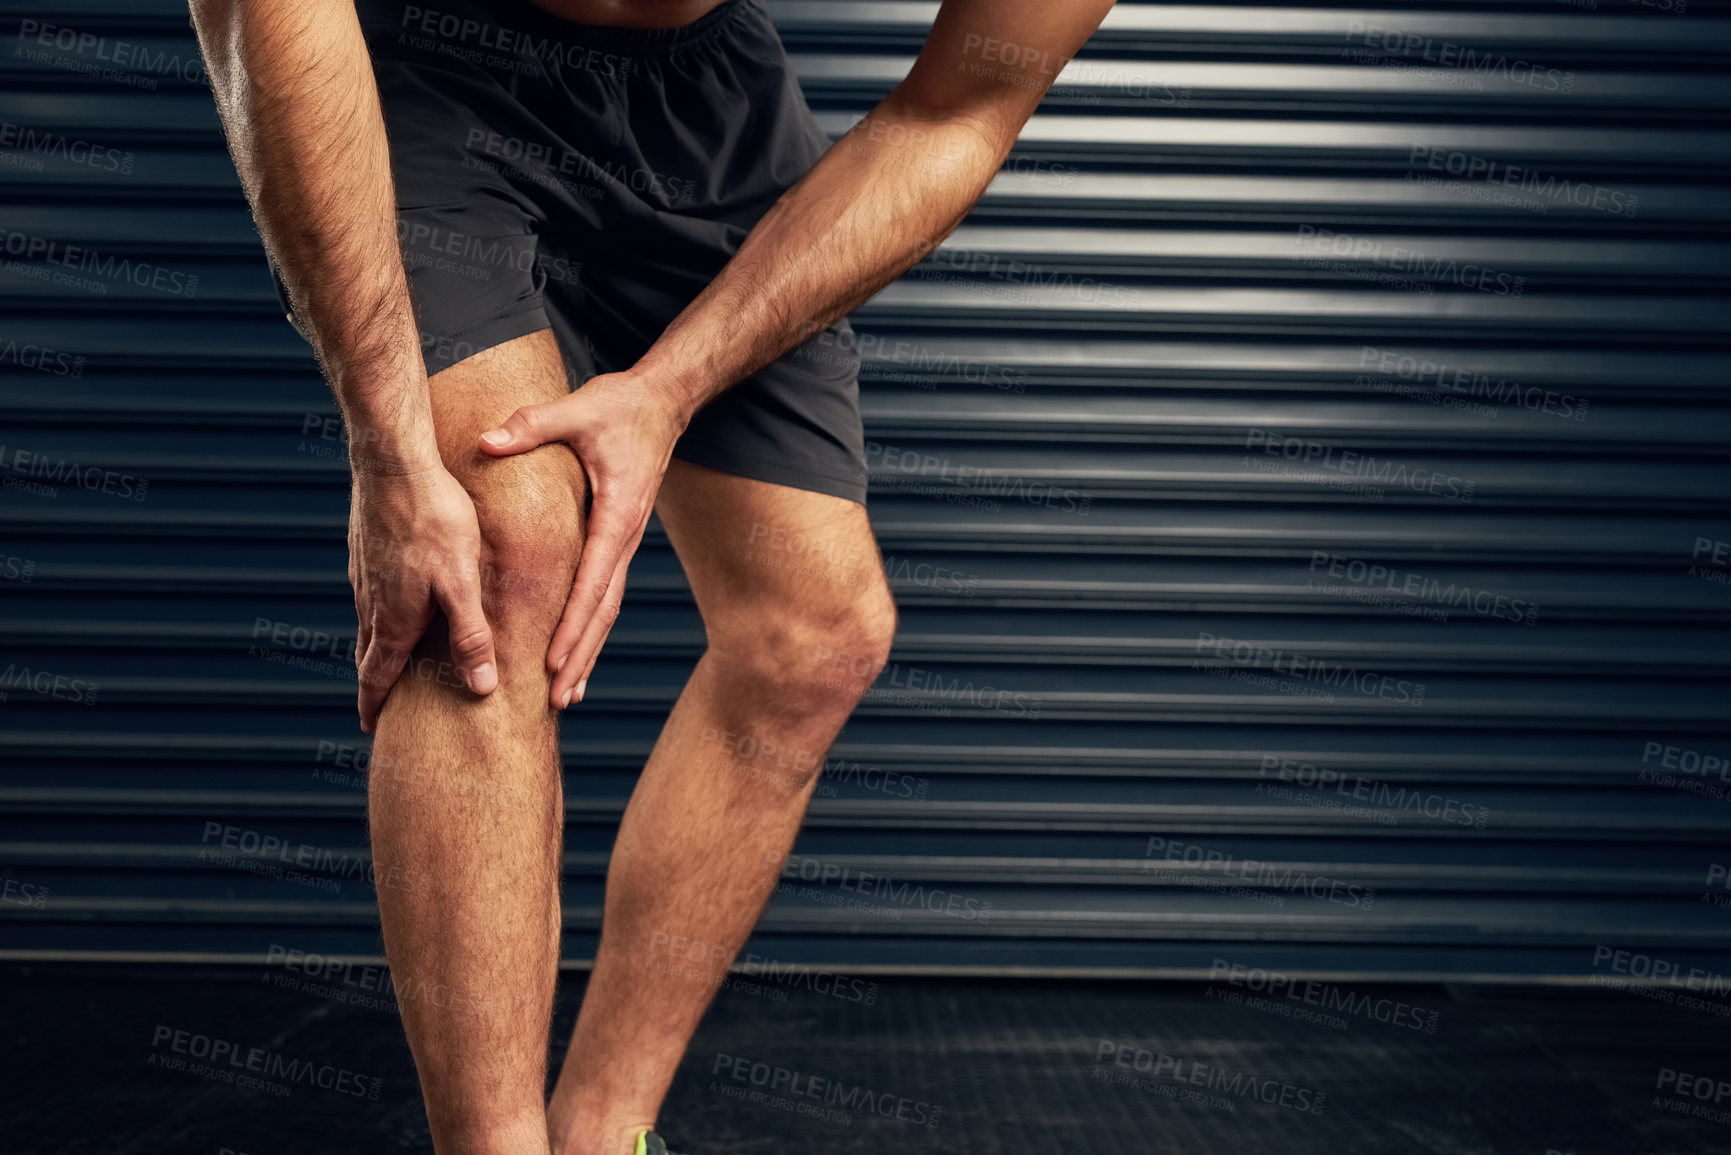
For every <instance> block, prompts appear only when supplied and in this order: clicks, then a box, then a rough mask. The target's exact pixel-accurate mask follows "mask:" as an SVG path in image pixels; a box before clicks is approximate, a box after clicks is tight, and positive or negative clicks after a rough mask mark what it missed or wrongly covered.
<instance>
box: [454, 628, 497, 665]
mask: <svg viewBox="0 0 1731 1155" xmlns="http://www.w3.org/2000/svg"><path fill="white" fill-rule="evenodd" d="M492 644H493V632H492V631H491V630H489V629H488V628H487V627H486V626H483V625H479V624H470V625H469V626H467V627H464V628H461V629H458V628H453V629H452V630H451V649H452V650H454V651H456V652H457V653H458V654H462V655H464V656H466V657H477V656H479V655H481V654H484V653H486V652H487V648H488V647H489V646H491V645H492Z"/></svg>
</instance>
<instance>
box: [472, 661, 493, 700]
mask: <svg viewBox="0 0 1731 1155" xmlns="http://www.w3.org/2000/svg"><path fill="white" fill-rule="evenodd" d="M498 684H499V675H498V673H497V672H496V671H495V670H494V669H493V663H491V662H488V663H486V664H485V665H480V666H476V667H475V668H474V669H473V670H470V671H469V689H471V690H473V691H475V693H477V694H491V693H492V692H493V688H494V687H495V686H497V685H498Z"/></svg>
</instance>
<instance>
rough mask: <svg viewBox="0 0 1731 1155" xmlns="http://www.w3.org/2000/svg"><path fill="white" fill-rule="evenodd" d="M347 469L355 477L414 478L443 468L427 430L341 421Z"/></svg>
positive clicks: (434, 443) (437, 449)
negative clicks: (347, 447)
mask: <svg viewBox="0 0 1731 1155" xmlns="http://www.w3.org/2000/svg"><path fill="white" fill-rule="evenodd" d="M345 425H346V426H347V432H348V442H349V472H350V473H352V474H354V475H355V476H357V477H362V476H364V477H377V478H415V477H424V476H426V475H427V474H430V473H431V472H433V471H434V470H436V469H443V468H444V462H443V461H442V460H441V459H440V457H439V447H438V445H437V443H436V442H435V441H434V440H433V436H432V433H431V431H425V432H422V431H413V432H410V431H405V430H401V429H391V428H384V427H380V426H376V425H367V424H359V423H355V422H352V421H350V422H345Z"/></svg>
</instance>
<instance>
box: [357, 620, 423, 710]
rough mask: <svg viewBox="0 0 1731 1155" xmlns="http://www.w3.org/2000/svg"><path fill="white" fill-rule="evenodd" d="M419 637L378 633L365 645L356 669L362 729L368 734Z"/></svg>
mask: <svg viewBox="0 0 1731 1155" xmlns="http://www.w3.org/2000/svg"><path fill="white" fill-rule="evenodd" d="M418 640H419V637H418V636H417V637H416V638H413V639H409V638H405V637H402V636H385V635H380V636H379V637H377V638H375V639H374V641H373V644H372V645H371V646H368V647H367V653H366V657H364V658H362V659H361V665H360V669H359V670H358V671H357V672H356V676H357V678H358V679H359V681H360V684H361V685H360V702H359V708H360V713H361V730H362V731H364V732H365V733H368V734H371V733H372V732H373V729H374V728H375V727H376V726H377V725H378V724H379V711H380V710H382V709H383V708H384V705H385V699H386V698H387V697H389V696H390V693H391V687H392V686H395V685H396V684H397V679H398V678H399V677H401V676H402V673H403V667H404V666H406V665H408V664H409V651H410V650H412V649H414V646H415V642H416V641H418Z"/></svg>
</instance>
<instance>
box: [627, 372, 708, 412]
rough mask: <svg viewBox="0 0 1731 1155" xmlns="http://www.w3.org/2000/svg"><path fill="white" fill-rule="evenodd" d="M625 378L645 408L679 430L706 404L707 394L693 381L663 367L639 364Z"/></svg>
mask: <svg viewBox="0 0 1731 1155" xmlns="http://www.w3.org/2000/svg"><path fill="white" fill-rule="evenodd" d="M646 360H647V359H646ZM626 376H628V377H629V378H630V379H631V386H632V388H633V389H636V390H638V391H640V394H641V396H642V397H643V400H644V403H645V404H647V405H650V406H653V407H654V408H655V409H657V410H659V411H660V412H662V413H664V414H666V415H668V416H669V417H670V418H671V419H672V420H673V421H674V422H676V423H677V424H678V426H679V428H680V429H682V430H683V429H684V428H685V427H686V426H687V425H689V424H691V419H692V418H693V417H694V416H696V414H697V411H698V410H699V409H701V408H702V407H703V403H704V402H705V401H706V400H708V396H707V392H706V391H705V390H704V389H702V388H701V387H700V385H699V384H698V383H697V382H696V381H694V380H691V379H689V378H687V377H684V376H682V375H681V374H678V373H673V372H669V371H668V370H667V368H666V367H665V366H657V365H654V364H653V363H647V364H646V363H645V361H639V362H638V363H637V364H636V365H635V366H633V367H632V368H630V369H628V370H626Z"/></svg>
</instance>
